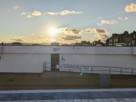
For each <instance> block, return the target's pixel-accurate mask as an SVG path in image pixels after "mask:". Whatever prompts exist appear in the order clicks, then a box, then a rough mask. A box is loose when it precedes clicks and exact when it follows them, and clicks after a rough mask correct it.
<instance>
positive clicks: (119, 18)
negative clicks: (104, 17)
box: [118, 17, 128, 21]
mask: <svg viewBox="0 0 136 102" xmlns="http://www.w3.org/2000/svg"><path fill="white" fill-rule="evenodd" d="M118 20H120V21H125V20H128V17H118Z"/></svg>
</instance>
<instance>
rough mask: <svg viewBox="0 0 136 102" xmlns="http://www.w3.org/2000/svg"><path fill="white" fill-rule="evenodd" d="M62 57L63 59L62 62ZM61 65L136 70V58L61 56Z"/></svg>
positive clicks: (122, 56) (128, 56)
mask: <svg viewBox="0 0 136 102" xmlns="http://www.w3.org/2000/svg"><path fill="white" fill-rule="evenodd" d="M62 56H63V59H64V60H62ZM60 63H61V64H76V65H91V66H113V67H124V68H136V56H132V55H79V54H76V55H72V54H61V55H60Z"/></svg>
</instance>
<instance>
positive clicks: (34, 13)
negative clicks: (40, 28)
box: [20, 10, 42, 18]
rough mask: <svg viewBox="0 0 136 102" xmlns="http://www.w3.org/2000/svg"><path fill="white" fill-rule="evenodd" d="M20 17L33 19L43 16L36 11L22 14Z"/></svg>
mask: <svg viewBox="0 0 136 102" xmlns="http://www.w3.org/2000/svg"><path fill="white" fill-rule="evenodd" d="M20 15H21V16H25V17H26V18H32V17H38V16H41V15H42V13H41V12H40V11H37V10H34V11H33V12H22V13H21V14H20Z"/></svg>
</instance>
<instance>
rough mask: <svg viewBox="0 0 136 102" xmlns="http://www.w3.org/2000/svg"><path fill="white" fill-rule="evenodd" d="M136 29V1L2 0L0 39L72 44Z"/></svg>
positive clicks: (3, 40) (4, 40) (105, 37)
mask: <svg viewBox="0 0 136 102" xmlns="http://www.w3.org/2000/svg"><path fill="white" fill-rule="evenodd" d="M134 30H136V0H0V41H1V42H7V43H10V42H22V43H40V44H49V43H51V42H54V41H55V42H59V43H61V44H71V43H75V42H80V41H83V40H85V41H90V42H92V41H95V40H99V39H100V40H102V41H105V40H106V39H107V38H108V37H110V36H111V35H112V34H113V33H119V34H121V33H123V32H124V31H128V32H129V33H131V32H133V31H134Z"/></svg>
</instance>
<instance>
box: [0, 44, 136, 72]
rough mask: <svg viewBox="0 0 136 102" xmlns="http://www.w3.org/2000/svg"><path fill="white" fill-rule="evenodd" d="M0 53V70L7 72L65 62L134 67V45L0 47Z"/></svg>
mask: <svg viewBox="0 0 136 102" xmlns="http://www.w3.org/2000/svg"><path fill="white" fill-rule="evenodd" d="M0 56H1V57H0V72H8V73H41V72H43V71H44V70H49V71H51V70H54V68H55V67H56V65H65V64H71V65H84V66H85V65H86V66H89V67H88V68H90V69H91V66H98V67H99V66H109V67H122V68H136V47H73V46H0ZM101 68H102V67H101ZM119 70H120V69H119ZM66 71H67V70H66ZM130 71H131V70H130Z"/></svg>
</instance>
